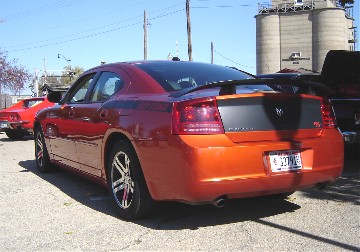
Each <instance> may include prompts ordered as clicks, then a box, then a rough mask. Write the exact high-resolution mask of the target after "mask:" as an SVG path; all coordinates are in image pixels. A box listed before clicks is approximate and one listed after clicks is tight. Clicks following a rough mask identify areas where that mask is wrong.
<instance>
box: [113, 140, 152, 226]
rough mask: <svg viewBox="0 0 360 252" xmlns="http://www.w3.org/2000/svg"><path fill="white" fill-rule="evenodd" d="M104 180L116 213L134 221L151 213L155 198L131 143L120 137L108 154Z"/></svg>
mask: <svg viewBox="0 0 360 252" xmlns="http://www.w3.org/2000/svg"><path fill="white" fill-rule="evenodd" d="M107 182H108V187H109V191H110V195H111V200H112V202H113V204H114V206H115V211H116V213H117V214H118V215H119V216H120V217H121V218H123V219H126V220H135V219H139V218H143V217H145V216H146V215H148V214H150V213H151V210H152V209H153V208H154V201H153V199H152V198H151V196H150V193H149V191H148V189H147V186H146V182H145V179H144V175H143V173H142V169H141V166H140V162H139V159H138V157H137V155H136V153H135V151H134V150H133V148H132V145H131V144H130V143H129V142H127V141H125V140H120V141H118V142H116V143H115V145H114V147H113V149H112V150H111V153H110V158H109V162H108V166H107Z"/></svg>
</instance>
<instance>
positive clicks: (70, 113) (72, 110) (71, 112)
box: [69, 107, 75, 117]
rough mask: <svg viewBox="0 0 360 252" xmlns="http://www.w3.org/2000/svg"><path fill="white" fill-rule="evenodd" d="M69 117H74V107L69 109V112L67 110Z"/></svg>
mask: <svg viewBox="0 0 360 252" xmlns="http://www.w3.org/2000/svg"><path fill="white" fill-rule="evenodd" d="M69 117H75V111H74V107H70V110H69Z"/></svg>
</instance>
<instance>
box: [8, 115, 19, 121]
mask: <svg viewBox="0 0 360 252" xmlns="http://www.w3.org/2000/svg"><path fill="white" fill-rule="evenodd" d="M10 120H11V121H20V115H19V114H11V115H10Z"/></svg>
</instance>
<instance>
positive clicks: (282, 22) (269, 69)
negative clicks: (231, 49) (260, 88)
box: [255, 0, 355, 74]
mask: <svg viewBox="0 0 360 252" xmlns="http://www.w3.org/2000/svg"><path fill="white" fill-rule="evenodd" d="M352 16H353V15H352V9H351V8H346V9H345V8H343V7H341V6H339V5H338V4H337V1H336V0H273V1H272V3H269V4H259V9H258V14H257V15H256V16H255V18H256V54H257V59H256V67H257V74H264V73H275V72H277V71H279V70H281V69H285V68H287V69H299V68H304V69H308V70H311V71H316V72H320V71H321V69H322V65H323V62H324V59H325V56H326V54H327V52H328V51H329V50H350V51H353V50H355V47H354V45H355V44H354V43H355V28H354V26H353V23H354V19H353V17H352Z"/></svg>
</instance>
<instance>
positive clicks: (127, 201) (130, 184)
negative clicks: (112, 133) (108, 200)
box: [111, 151, 135, 209]
mask: <svg viewBox="0 0 360 252" xmlns="http://www.w3.org/2000/svg"><path fill="white" fill-rule="evenodd" d="M130 166H131V162H130V158H129V157H128V155H127V154H126V153H124V152H123V151H119V152H118V153H116V154H115V156H114V158H113V161H112V166H111V185H112V186H111V188H112V191H113V194H114V198H115V201H116V203H117V204H118V205H119V207H121V208H122V209H127V208H129V207H130V206H131V204H132V201H133V195H134V188H135V183H134V181H133V178H132V174H131V170H130Z"/></svg>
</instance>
